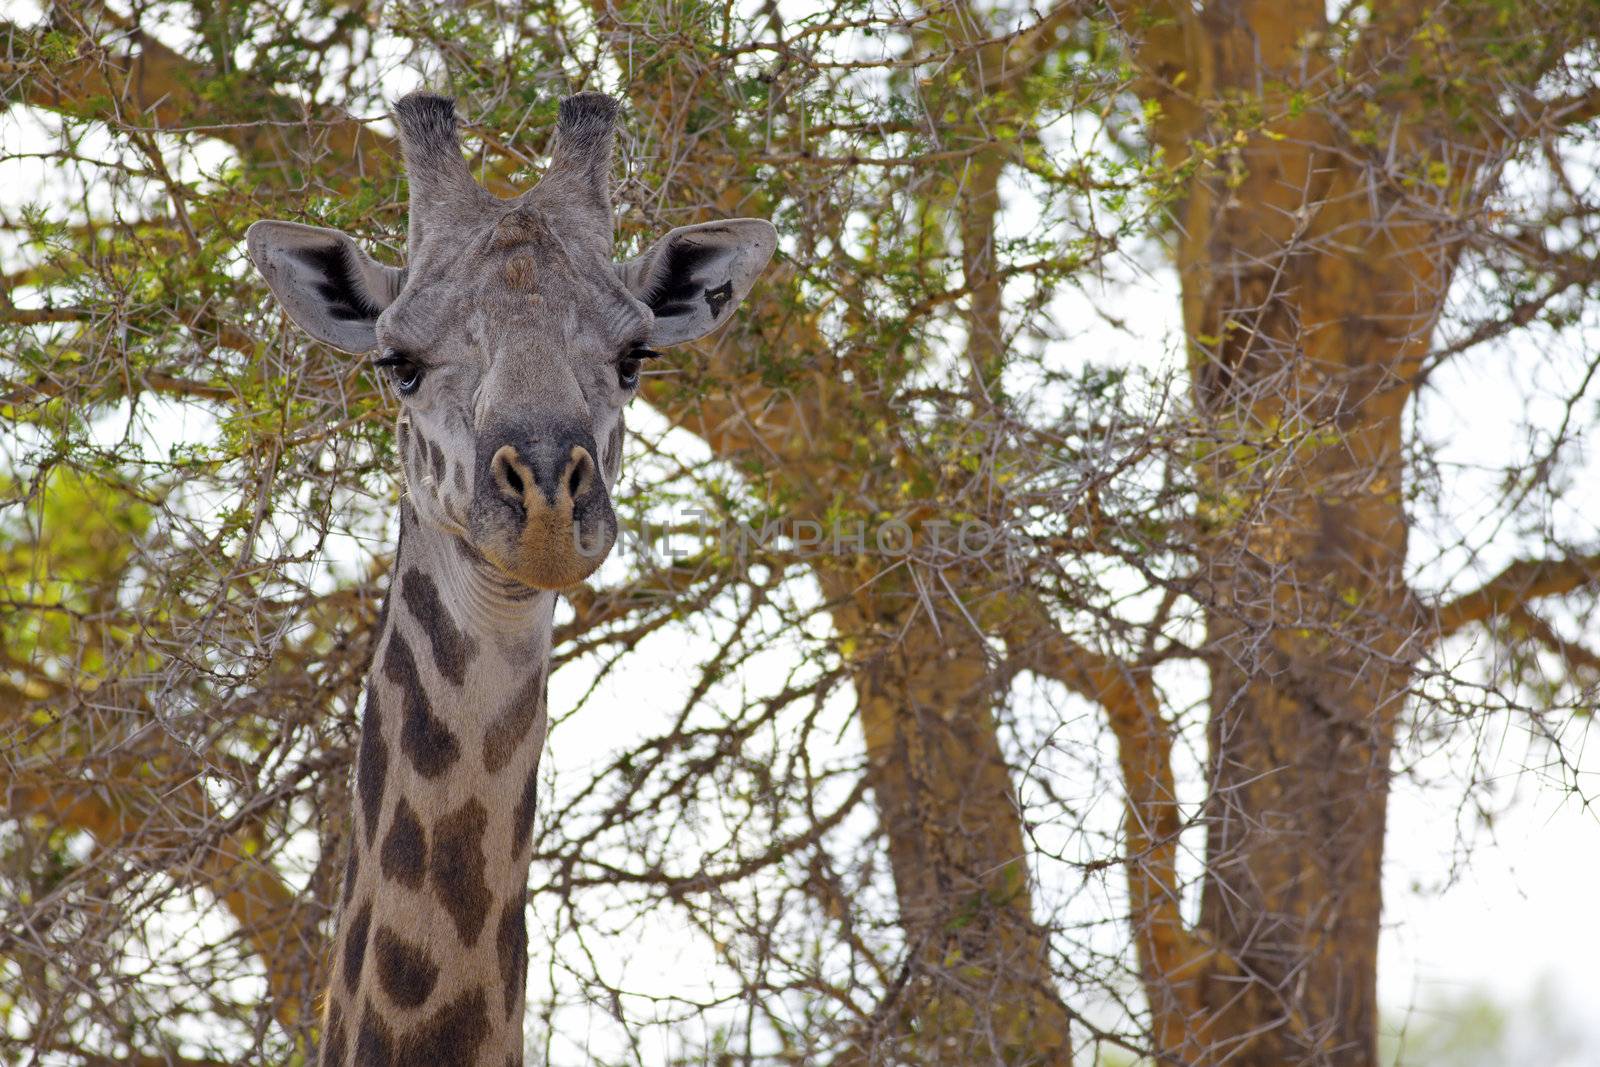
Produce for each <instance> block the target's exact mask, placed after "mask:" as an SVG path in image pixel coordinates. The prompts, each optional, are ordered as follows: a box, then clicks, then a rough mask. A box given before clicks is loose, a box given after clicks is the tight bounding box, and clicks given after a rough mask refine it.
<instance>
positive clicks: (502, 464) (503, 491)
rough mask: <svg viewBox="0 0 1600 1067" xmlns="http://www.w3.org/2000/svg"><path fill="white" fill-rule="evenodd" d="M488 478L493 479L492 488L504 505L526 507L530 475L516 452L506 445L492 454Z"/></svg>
mask: <svg viewBox="0 0 1600 1067" xmlns="http://www.w3.org/2000/svg"><path fill="white" fill-rule="evenodd" d="M489 471H490V477H491V478H493V479H494V486H495V489H496V491H497V492H498V493H499V495H500V496H501V498H503V499H504V500H505V501H506V503H508V504H511V505H512V506H514V507H517V508H523V507H526V506H527V499H528V483H529V481H530V480H531V475H530V473H529V471H528V470H527V468H526V467H524V466H523V465H522V460H521V457H520V456H518V455H517V450H516V449H515V448H513V447H512V446H510V445H506V446H505V447H503V448H501V449H500V450H499V451H498V452H496V453H495V454H494V458H493V459H491V460H490V461H489Z"/></svg>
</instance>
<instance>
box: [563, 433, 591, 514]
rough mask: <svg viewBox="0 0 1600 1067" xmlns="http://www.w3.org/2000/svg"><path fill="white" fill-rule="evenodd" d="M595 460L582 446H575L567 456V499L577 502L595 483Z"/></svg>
mask: <svg viewBox="0 0 1600 1067" xmlns="http://www.w3.org/2000/svg"><path fill="white" fill-rule="evenodd" d="M593 472H594V459H593V457H591V456H590V455H589V450H588V449H587V448H584V447H583V446H582V445H574V446H573V448H572V451H571V452H570V453H568V455H567V499H568V500H574V501H575V500H577V499H578V497H579V496H580V495H581V494H583V493H584V492H586V491H587V490H588V489H589V488H590V486H591V485H592V483H593V480H594V479H593Z"/></svg>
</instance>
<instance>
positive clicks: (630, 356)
mask: <svg viewBox="0 0 1600 1067" xmlns="http://www.w3.org/2000/svg"><path fill="white" fill-rule="evenodd" d="M660 354H661V353H659V352H652V351H651V350H650V349H648V348H634V349H630V350H629V351H628V352H627V353H626V354H625V355H623V357H622V358H621V359H619V360H617V384H618V385H620V386H622V388H624V389H636V388H638V386H639V368H640V367H642V366H643V365H644V361H645V360H647V359H654V358H655V357H656V356H659V355H660Z"/></svg>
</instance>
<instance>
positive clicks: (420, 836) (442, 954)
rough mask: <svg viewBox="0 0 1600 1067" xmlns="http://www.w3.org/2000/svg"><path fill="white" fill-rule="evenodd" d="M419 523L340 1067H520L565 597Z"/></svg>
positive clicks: (361, 840)
mask: <svg viewBox="0 0 1600 1067" xmlns="http://www.w3.org/2000/svg"><path fill="white" fill-rule="evenodd" d="M469 552H470V550H467V549H466V548H465V546H464V545H462V544H461V543H460V542H459V541H458V540H457V539H456V538H454V537H453V536H451V535H449V534H446V533H442V532H440V531H437V530H434V529H432V528H430V527H428V526H425V525H423V524H421V523H418V522H417V521H416V519H415V517H414V516H413V515H412V513H411V510H410V508H409V506H403V509H402V514H401V538H400V549H399V551H398V553H397V556H396V560H395V568H394V573H393V578H392V585H391V588H390V591H389V599H388V604H387V607H386V610H385V613H384V622H383V627H382V634H381V636H380V637H379V640H378V644H377V647H376V654H375V655H374V658H373V665H372V673H371V676H370V678H369V679H368V683H367V700H366V709H365V712H364V714H363V716H362V723H361V745H360V752H359V755H358V757H357V761H356V790H355V793H356V795H355V802H354V804H353V826H352V834H351V839H352V844H351V851H350V865H349V867H348V869H347V871H346V876H345V886H344V892H343V899H342V903H341V914H340V919H339V927H340V929H339V935H338V937H337V938H336V939H335V942H334V944H335V960H334V966H333V978H332V987H331V989H330V991H329V997H328V1016H327V1020H326V1029H325V1033H324V1037H323V1058H322V1064H323V1067H344V1065H345V1064H347V1063H354V1064H357V1065H360V1067H367V1065H373V1067H379V1065H381V1067H410V1065H417V1067H422V1065H427V1064H445V1063H448V1064H454V1065H460V1067H477V1065H486V1067H518V1065H520V1064H521V1063H522V1037H523V1035H522V1015H523V1000H524V997H523V991H524V981H525V979H526V974H527V965H528V952H527V944H528V938H527V928H526V926H525V920H524V903H525V900H526V892H527V881H528V864H529V860H530V858H531V854H532V849H533V844H532V840H531V831H532V824H533V812H534V789H535V782H536V779H537V772H538V766H539V755H540V752H541V751H542V749H543V748H544V734H545V726H546V711H545V679H546V675H547V672H548V670H549V665H550V625H551V617H552V614H553V612H554V608H555V594H554V593H549V592H539V593H531V594H530V593H527V592H525V591H524V592H520V593H519V592H518V591H517V590H516V589H515V588H514V587H511V586H508V585H506V584H505V583H504V582H503V581H500V580H498V579H497V578H495V577H494V576H493V574H492V572H490V571H489V570H488V569H487V567H486V566H485V565H484V564H483V563H482V562H481V561H478V560H475V559H473V558H471V557H470V555H469Z"/></svg>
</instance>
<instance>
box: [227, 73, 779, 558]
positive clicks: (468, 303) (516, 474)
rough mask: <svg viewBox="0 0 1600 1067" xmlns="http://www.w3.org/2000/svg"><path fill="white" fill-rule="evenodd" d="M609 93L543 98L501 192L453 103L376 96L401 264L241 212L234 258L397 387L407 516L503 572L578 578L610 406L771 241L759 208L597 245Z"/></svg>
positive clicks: (324, 336)
mask: <svg viewBox="0 0 1600 1067" xmlns="http://www.w3.org/2000/svg"><path fill="white" fill-rule="evenodd" d="M615 117H616V103H615V102H614V101H613V100H612V99H611V98H609V97H606V96H603V95H601V94H599V93H582V94H579V95H577V96H573V97H570V98H568V99H566V100H563V101H562V102H561V113H560V119H559V121H558V123H557V126H556V136H555V145H554V149H553V151H552V155H551V159H550V165H549V169H548V170H547V172H546V174H545V176H544V178H543V180H541V181H540V182H539V184H538V185H537V186H536V187H534V188H533V189H531V190H529V191H528V192H526V193H524V194H522V195H521V196H518V197H515V198H513V199H509V200H503V199H500V198H498V197H496V196H494V195H493V194H491V193H490V192H488V191H487V190H486V189H484V188H483V187H482V186H480V185H479V184H478V183H477V181H476V180H475V179H474V178H473V176H472V173H471V171H470V170H469V169H468V167H467V165H466V162H465V161H464V160H463V159H462V156H461V147H460V144H459V142H458V141H457V139H456V116H455V108H454V104H453V103H452V102H451V101H450V100H447V99H444V98H442V97H438V96H431V95H428V94H425V93H413V94H411V95H410V96H407V97H405V98H404V99H402V100H401V101H400V102H399V103H398V104H397V105H396V107H395V121H396V124H397V126H398V127H399V131H400V143H401V147H402V149H403V151H404V156H405V166H406V174H407V178H408V180H409V182H410V189H411V217H410V234H409V239H408V245H409V247H408V249H407V257H408V262H407V264H406V265H405V266H404V267H390V266H385V265H382V264H380V263H377V262H375V261H374V260H373V259H371V258H370V257H369V256H368V255H367V254H366V253H365V252H364V251H363V250H362V249H361V248H360V247H359V246H358V245H357V244H356V243H355V241H353V240H352V239H351V238H350V237H349V236H347V235H346V234H343V233H340V232H339V231H337V230H329V229H324V228H321V227H316V226H305V225H301V224H298V223H293V222H257V223H255V224H254V225H252V226H251V227H250V229H249V231H248V234H247V243H248V247H249V253H250V258H251V260H252V261H253V262H254V263H255V265H256V267H257V268H258V269H259V270H260V271H261V273H262V274H263V275H264V276H265V277H266V280H267V284H268V285H269V286H270V287H271V288H272V291H273V293H274V294H275V295H276V296H277V298H278V300H279V302H280V303H281V304H282V305H283V308H284V310H285V311H286V312H287V313H288V314H289V317H290V318H292V319H293V320H294V321H295V322H296V323H297V324H299V326H300V327H301V328H302V329H304V330H305V331H306V332H307V333H309V334H310V335H311V336H312V337H314V338H316V339H317V340H319V341H323V342H324V343H326V344H329V345H332V346H333V347H334V348H337V349H340V350H342V351H345V352H355V353H369V352H370V353H375V354H376V356H377V358H376V362H377V364H378V365H379V366H382V367H383V368H384V369H385V371H386V373H387V374H388V375H389V377H390V380H391V381H392V383H393V385H394V388H395V390H396V391H397V392H398V393H399V394H400V397H401V406H402V411H401V415H400V420H399V425H398V431H397V436H398V441H399V445H400V452H401V461H402V464H403V467H404V470H405V476H406V487H407V494H408V497H409V498H410V500H411V501H412V504H413V507H414V508H415V510H416V514H417V517H418V519H419V520H420V521H422V522H424V523H428V524H430V525H433V526H435V527H436V528H438V529H441V530H444V531H447V532H448V533H450V534H452V535H454V537H455V538H456V543H457V544H458V545H459V546H460V547H461V548H462V549H463V551H464V552H465V553H466V554H467V555H468V556H469V557H470V558H472V559H475V560H478V561H481V562H484V563H486V564H488V565H489V566H491V567H493V568H494V569H495V570H496V571H498V572H499V573H500V574H501V575H503V576H504V577H505V578H507V579H509V580H510V581H512V582H514V583H518V584H520V585H522V586H527V587H532V588H538V589H560V588H562V587H564V586H568V585H572V584H573V583H575V582H578V581H581V580H582V579H584V578H586V577H588V575H589V574H590V573H592V572H593V571H594V569H595V568H596V567H598V566H599V565H600V563H601V561H602V560H603V559H604V558H605V556H606V554H607V553H608V552H609V551H610V550H611V546H612V544H613V543H614V541H615V539H616V533H617V520H616V515H615V513H614V512H613V510H612V507H611V498H610V488H611V486H612V485H613V484H614V482H615V479H616V475H617V469H618V465H619V463H620V461H621V451H622V409H623V407H624V406H625V405H626V404H627V402H628V400H629V399H630V398H631V397H632V396H633V394H634V392H635V391H636V390H637V388H638V385H639V370H640V367H641V366H642V365H643V364H644V363H645V361H647V360H649V359H651V358H653V357H655V355H656V354H657V352H658V351H659V350H660V349H663V348H667V347H670V346H672V345H678V344H683V343H685V342H688V341H693V340H695V339H696V338H699V337H702V336H704V335H705V334H707V333H710V332H711V331H712V330H714V329H716V328H717V327H718V326H720V325H722V323H724V322H726V321H727V320H728V318H729V317H730V316H731V313H732V311H733V309H734V308H735V307H736V306H737V305H738V304H739V302H740V301H741V300H743V299H744V296H745V294H746V293H747V292H748V291H749V289H750V287H751V285H752V284H754V282H755V279H756V276H757V275H758V274H760V272H761V270H762V268H763V267H765V266H766V263H767V260H768V259H769V258H770V257H771V255H772V252H773V249H774V247H775V245H776V233H775V231H774V230H773V228H772V225H771V224H770V223H768V222H765V221H763V220H759V219H734V220H730V221H727V222H712V223H703V224H701V225H698V226H684V227H680V228H679V229H675V230H672V231H671V232H669V233H667V234H666V235H665V236H663V237H661V238H660V239H659V240H658V241H657V242H656V243H655V244H654V245H652V246H651V247H650V248H649V249H648V250H647V251H646V252H644V253H643V254H642V255H640V256H638V257H637V258H635V259H632V260H629V261H627V262H624V263H616V262H614V261H613V260H612V244H613V220H612V208H611V194H610V188H609V180H610V172H611V148H612V139H613V129H612V127H613V123H614V121H615Z"/></svg>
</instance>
